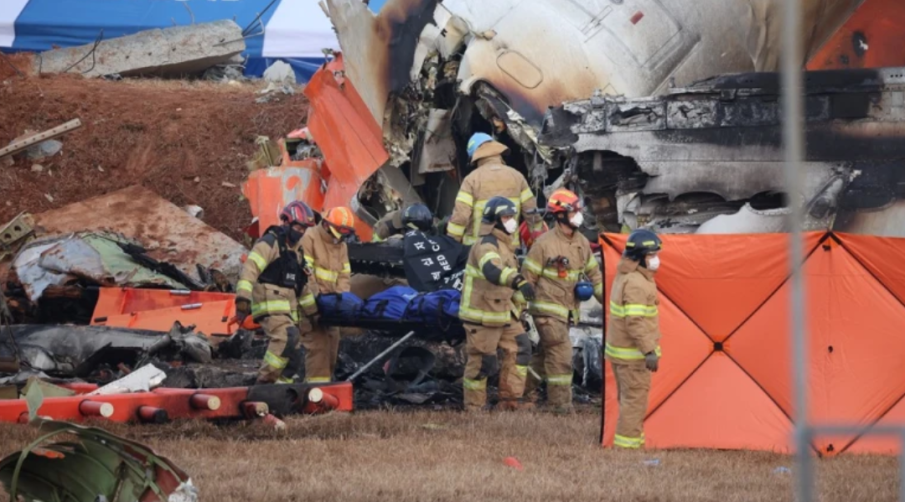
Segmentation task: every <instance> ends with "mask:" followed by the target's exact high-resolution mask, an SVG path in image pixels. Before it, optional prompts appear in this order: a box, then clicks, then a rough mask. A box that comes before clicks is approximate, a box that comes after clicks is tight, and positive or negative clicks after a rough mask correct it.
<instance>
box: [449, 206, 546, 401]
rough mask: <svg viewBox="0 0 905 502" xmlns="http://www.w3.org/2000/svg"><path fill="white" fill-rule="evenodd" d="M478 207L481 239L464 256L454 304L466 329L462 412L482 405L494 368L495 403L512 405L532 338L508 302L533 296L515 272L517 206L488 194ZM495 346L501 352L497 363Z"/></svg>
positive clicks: (520, 387)
mask: <svg viewBox="0 0 905 502" xmlns="http://www.w3.org/2000/svg"><path fill="white" fill-rule="evenodd" d="M483 211H484V212H483V215H482V218H481V223H482V225H481V231H480V237H481V239H480V241H478V243H477V244H475V245H474V246H472V248H471V252H470V253H469V256H468V262H467V265H466V267H465V285H464V287H463V288H462V299H461V303H460V306H459V317H460V318H461V319H462V323H463V325H464V327H465V333H466V346H465V347H466V348H465V353H466V361H465V374H464V376H463V379H462V385H463V390H464V397H465V409H466V410H467V411H481V410H483V409H484V406H485V404H486V402H487V378H488V377H490V376H492V375H494V374H496V373H497V371H501V373H500V400H501V402H500V408H501V409H504V410H505V409H515V408H516V407H517V400H518V399H520V398H521V396H522V393H523V392H524V390H525V377H526V376H527V375H528V364H529V363H530V361H531V341H530V340H529V338H528V334H527V333H525V330H524V329H523V327H522V323H521V321H520V319H519V317H520V312H519V311H518V310H517V307H516V304H515V303H514V302H513V297H516V301H517V302H520V303H524V300H525V299H528V300H532V299H534V288H533V287H532V286H531V284H529V283H528V281H527V280H525V278H524V277H523V276H522V275H521V274H519V272H518V261H517V259H516V257H515V252H514V250H513V244H512V234H514V233H515V232H516V230H517V229H518V220H517V218H518V208H517V207H516V205H515V204H514V203H513V202H512V201H511V200H509V199H508V198H506V197H493V198H490V200H488V201H487V203H486V204H485V205H484V206H483ZM497 348H500V349H502V351H503V362H502V368H500V363H499V361H498V359H497Z"/></svg>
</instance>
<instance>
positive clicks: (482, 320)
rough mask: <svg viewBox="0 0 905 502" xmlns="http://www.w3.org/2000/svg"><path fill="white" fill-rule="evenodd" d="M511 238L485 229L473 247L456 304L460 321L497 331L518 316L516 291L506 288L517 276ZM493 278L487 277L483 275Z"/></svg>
mask: <svg viewBox="0 0 905 502" xmlns="http://www.w3.org/2000/svg"><path fill="white" fill-rule="evenodd" d="M510 237H511V236H510V235H509V234H507V233H506V232H504V231H502V230H499V229H494V230H491V227H490V225H484V227H483V229H482V231H481V240H480V241H479V243H478V244H477V245H474V246H472V248H471V252H470V253H469V255H468V263H467V265H466V266H465V286H464V287H463V288H462V300H461V302H460V304H459V318H461V319H462V320H463V321H467V322H471V323H474V324H483V325H484V326H491V327H498V326H504V325H506V324H509V323H510V322H511V318H512V314H513V313H514V312H517V310H516V308H515V304H514V303H513V296H514V294H515V291H514V290H513V289H512V288H511V287H510V286H509V285H510V284H511V283H512V279H513V278H514V277H515V276H516V275H517V274H518V260H517V259H516V258H515V253H514V252H513V250H512V244H511V240H510ZM489 270H490V271H492V272H493V275H494V276H496V277H493V276H491V277H488V276H487V275H488V274H486V273H485V271H489Z"/></svg>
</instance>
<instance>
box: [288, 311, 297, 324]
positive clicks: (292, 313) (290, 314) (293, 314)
mask: <svg viewBox="0 0 905 502" xmlns="http://www.w3.org/2000/svg"><path fill="white" fill-rule="evenodd" d="M289 318H290V319H292V322H299V311H298V310H293V311H292V312H290V313H289Z"/></svg>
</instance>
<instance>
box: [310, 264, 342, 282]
mask: <svg viewBox="0 0 905 502" xmlns="http://www.w3.org/2000/svg"><path fill="white" fill-rule="evenodd" d="M314 275H315V277H317V278H318V279H320V280H322V281H328V282H336V280H337V279H339V274H338V273H336V272H334V271H332V270H327V269H325V268H320V267H314Z"/></svg>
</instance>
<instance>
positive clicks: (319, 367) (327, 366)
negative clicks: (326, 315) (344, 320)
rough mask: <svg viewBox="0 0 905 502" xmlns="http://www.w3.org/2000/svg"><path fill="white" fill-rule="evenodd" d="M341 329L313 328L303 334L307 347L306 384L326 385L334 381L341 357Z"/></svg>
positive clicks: (303, 344)
mask: <svg viewBox="0 0 905 502" xmlns="http://www.w3.org/2000/svg"><path fill="white" fill-rule="evenodd" d="M339 338H340V337H339V328H337V327H326V326H313V327H312V329H311V330H309V331H306V332H305V333H302V346H304V347H305V382H308V383H326V382H330V381H331V380H333V372H334V371H335V370H336V359H337V357H339Z"/></svg>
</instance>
